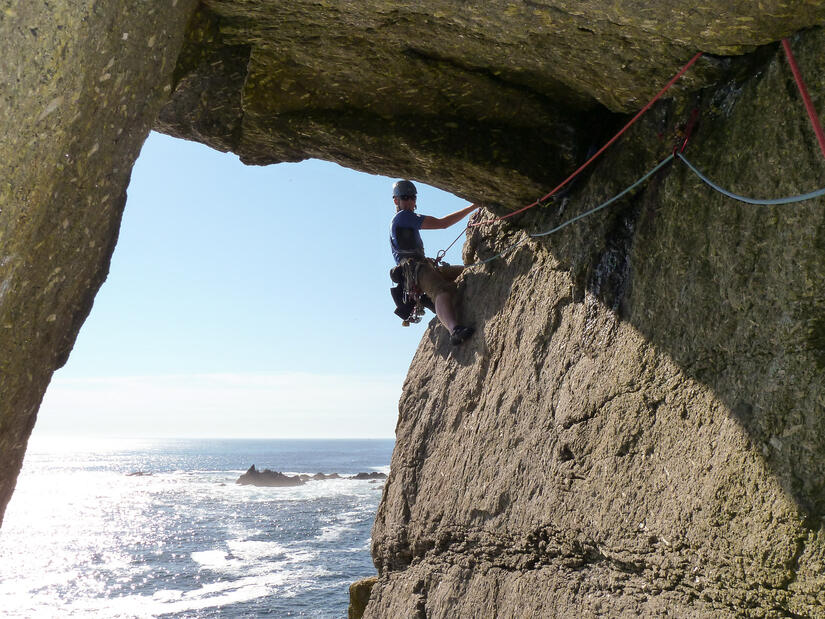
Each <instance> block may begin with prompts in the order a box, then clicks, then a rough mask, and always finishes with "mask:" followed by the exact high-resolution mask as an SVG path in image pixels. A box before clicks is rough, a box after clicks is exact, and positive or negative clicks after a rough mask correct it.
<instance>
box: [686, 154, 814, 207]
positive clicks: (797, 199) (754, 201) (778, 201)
mask: <svg viewBox="0 0 825 619" xmlns="http://www.w3.org/2000/svg"><path fill="white" fill-rule="evenodd" d="M676 156H677V157H678V158H679V159H681V160H682V161H684V162H685V165H687V167H689V168H690V170H691V171H692V172H693V173H694V174H695V175H696V176H698V177H699V179H700V180H702V182H704V183H705V184H707V185H708V186H709V187H711V188H713V189H715V190H716V191H718V192H719V193H721V194H723V195H726V196H727V197H729V198H733V199H734V200H739V201H740V202H746V203H747V204H768V205H776V204H792V203H794V202H804V201H805V200H810V199H812V198H818V197H819V196H823V195H825V188H823V189H817V190H816V191H812V192H810V193H803V194H802V195H799V196H789V197H787V198H775V199H773V200H757V199H755V198H746V197H744V196H739V195H736V194H735V193H731V192H730V191H727V190H725V189H722V188H721V187H720V186H719V185H717V184H716V183H714V182H713V181H711V180H710V179H709V178H707V177H706V176H705V175H704V174H702V173H701V172H700V171H699V170H697V169H696V168H695V167H694V165H693V164H692V163H691V162H690V161H688V160H687V159H685V157H684V156H683V155H682V154H681V153H677V154H676Z"/></svg>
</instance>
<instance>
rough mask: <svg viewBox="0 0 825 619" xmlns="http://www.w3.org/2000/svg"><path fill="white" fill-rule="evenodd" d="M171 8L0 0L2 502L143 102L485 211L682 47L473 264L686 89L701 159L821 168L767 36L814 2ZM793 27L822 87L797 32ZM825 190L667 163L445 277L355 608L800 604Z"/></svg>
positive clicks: (600, 190) (818, 499) (268, 153)
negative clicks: (436, 191) (694, 61)
mask: <svg viewBox="0 0 825 619" xmlns="http://www.w3.org/2000/svg"><path fill="white" fill-rule="evenodd" d="M194 10H195V7H194V2H193V1H192V0H177V1H175V0H170V1H169V2H163V3H147V2H138V1H126V2H122V3H109V4H106V3H102V2H93V1H92V0H87V1H83V0H72V1H69V0H58V1H56V2H48V3H36V2H22V1H12V0H5V1H0V20H2V21H0V35H2V36H0V69H2V70H1V71H0V80H2V84H0V85H2V88H0V102H1V103H2V105H0V122H2V126H1V127H0V128H1V129H2V131H0V161H2V162H3V172H2V174H0V353H2V355H0V454H2V462H0V510H1V509H2V507H3V506H4V505H5V503H6V501H7V500H8V498H9V495H10V493H11V490H12V488H13V485H14V480H15V479H16V476H17V472H18V471H19V467H20V463H21V461H22V457H23V452H24V449H25V444H26V440H27V438H28V435H29V433H30V431H31V428H32V426H33V424H34V420H35V416H36V410H37V407H38V405H39V402H40V399H41V398H42V394H43V392H44V391H45V389H46V386H47V384H48V381H49V379H50V376H51V373H52V372H53V370H54V369H55V368H56V367H59V366H60V365H61V364H62V363H63V362H64V361H65V359H66V356H67V355H68V353H69V350H70V349H71V346H72V343H73V341H74V338H75V336H76V333H77V330H78V329H79V327H80V324H81V322H82V321H83V319H84V318H85V316H86V315H87V313H88V311H89V308H90V307H91V303H92V299H93V297H94V294H95V292H96V290H97V289H98V287H99V286H100V283H101V282H102V280H103V278H104V277H105V274H106V270H107V268H108V261H109V256H110V254H111V251H112V248H113V246H114V243H115V240H116V237H117V228H118V225H119V221H120V212H121V209H122V207H123V203H124V197H125V187H126V185H127V183H128V179H129V172H130V169H131V165H132V163H133V161H134V159H135V157H136V155H137V152H138V150H139V148H140V145H141V144H142V142H143V140H144V138H145V136H146V133H147V131H148V129H149V126H150V125H151V124H152V123H153V122H155V123H156V126H157V127H158V128H159V129H161V130H163V131H166V132H169V133H172V134H175V135H179V136H183V137H189V138H192V139H197V140H200V141H202V142H205V143H207V144H209V145H211V146H213V147H215V148H219V149H221V150H233V151H234V152H237V153H238V154H239V155H240V156H241V157H242V158H243V160H244V161H247V162H249V163H269V162H275V161H286V160H296V159H301V158H305V157H308V156H314V157H321V158H324V159H329V160H333V161H337V162H339V163H342V164H344V165H348V166H351V167H355V168H358V169H362V170H367V171H371V172H376V173H384V174H389V175H397V176H405V177H411V178H415V179H420V180H423V181H426V182H429V183H432V184H434V185H437V186H439V187H442V188H444V189H447V190H450V191H453V192H454V193H456V194H458V195H461V196H464V197H466V198H468V199H472V200H473V201H479V200H481V201H485V202H487V203H489V204H492V205H493V208H494V209H495V210H496V211H497V212H501V211H502V210H505V209H507V208H514V207H518V206H521V205H522V204H524V203H526V202H530V201H532V200H534V199H535V198H536V196H538V195H542V194H543V193H544V192H545V191H546V190H547V189H548V188H550V187H552V186H554V185H555V183H556V181H558V180H560V178H561V177H563V176H565V175H566V173H567V172H568V171H569V170H570V169H571V168H572V167H573V166H574V165H575V164H576V163H578V162H580V161H581V160H582V158H583V156H584V153H585V152H586V151H587V150H588V148H589V147H590V146H591V145H593V144H594V143H599V142H601V141H602V140H603V138H604V137H605V136H606V135H609V134H610V133H611V132H612V130H613V129H615V128H616V126H617V125H619V124H621V123H622V122H623V121H624V118H623V117H622V116H620V114H621V113H624V112H629V111H632V110H635V109H638V107H639V106H640V105H641V104H642V103H643V102H645V101H646V100H647V99H648V98H649V97H650V96H651V95H652V94H653V93H654V92H655V91H656V90H657V89H658V88H659V87H660V86H661V85H662V84H663V83H664V82H666V81H667V79H669V78H670V77H671V75H673V73H674V72H675V71H676V69H677V68H678V67H679V66H681V65H682V64H683V63H684V62H685V61H686V60H687V59H688V58H690V57H691V56H692V55H693V53H694V52H695V51H696V50H701V51H704V52H709V53H711V54H715V55H716V56H706V57H705V58H704V59H703V60H702V61H700V63H699V64H698V65H697V66H696V67H695V69H693V70H691V72H690V74H689V75H688V76H686V79H684V80H683V81H680V83H679V84H678V86H677V88H676V89H675V90H674V91H673V92H674V95H675V99H673V100H671V101H669V102H664V103H662V104H661V105H658V106H657V107H656V108H655V109H654V110H653V111H652V112H651V113H650V114H649V115H648V116H646V118H645V119H644V121H643V122H642V123H641V124H639V125H637V126H636V128H635V129H634V130H633V131H632V132H631V134H630V135H628V136H627V138H625V139H623V140H622V142H621V144H620V145H617V147H614V148H613V149H612V150H611V151H610V152H609V153H608V155H607V157H605V158H604V159H603V160H602V161H601V162H600V163H599V165H598V166H597V167H595V169H593V170H592V172H590V173H589V174H588V175H587V176H586V178H583V179H582V180H581V181H580V182H578V183H577V185H576V186H575V187H574V190H573V192H572V193H571V194H570V196H568V199H567V200H565V201H561V202H557V203H554V204H552V205H550V206H548V207H545V208H542V209H536V210H534V211H530V212H529V213H528V214H526V215H523V216H520V217H519V218H518V219H517V220H516V221H513V220H511V221H510V222H508V223H507V224H499V225H495V226H491V227H489V228H485V229H482V230H480V231H478V232H476V233H475V234H473V235H472V236H471V238H470V239H469V243H468V244H467V246H466V247H465V249H466V252H467V257H468V259H470V260H472V259H473V258H474V257H475V256H476V255H479V256H483V257H486V256H489V255H491V254H492V253H494V252H495V251H496V250H497V249H500V248H503V247H505V246H506V245H507V244H509V243H510V242H512V240H513V239H515V238H517V237H518V235H519V234H521V232H520V227H521V228H526V229H530V230H533V229H547V228H549V227H551V226H552V225H553V224H555V223H558V222H560V221H562V220H563V219H565V218H566V217H568V216H570V215H572V214H575V213H579V212H581V211H582V210H583V209H585V208H588V207H589V206H592V205H593V204H595V203H598V202H599V201H601V200H603V199H605V198H607V197H609V196H611V195H613V194H614V193H615V192H616V191H618V190H619V189H621V188H623V187H624V186H626V185H627V184H628V183H629V182H631V181H632V180H634V179H635V178H637V177H638V176H639V175H640V174H641V173H642V172H643V171H645V170H646V169H648V168H649V167H650V166H651V165H652V164H653V163H654V162H655V161H657V160H658V159H659V158H661V157H662V156H663V155H664V154H666V153H667V152H669V151H670V149H671V147H672V144H673V139H672V135H673V133H674V132H675V130H676V127H677V126H678V125H679V124H681V123H684V122H685V120H686V119H687V117H688V116H689V113H690V110H691V108H692V107H693V106H694V105H696V104H698V106H699V108H700V109H701V110H702V121H701V125H700V127H699V131H698V133H697V134H696V135H695V137H694V139H693V140H692V142H691V145H690V150H689V155H690V157H691V158H692V159H694V160H695V161H696V163H697V164H699V165H700V166H701V167H702V168H704V169H706V170H707V171H709V172H710V173H711V174H712V176H713V177H714V178H715V179H716V180H718V181H720V182H722V183H723V184H724V185H727V186H730V187H731V188H733V189H735V190H737V191H740V192H742V193H753V194H756V195H762V196H765V195H771V196H776V195H782V194H791V193H795V192H798V191H802V190H809V189H812V188H814V187H820V186H823V185H825V174H824V172H825V164H823V161H822V159H821V155H820V154H819V151H818V148H817V147H816V144H815V142H814V141H813V138H812V135H811V132H810V128H809V127H808V124H807V119H806V118H805V116H804V113H803V111H802V106H801V103H800V102H799V98H798V95H797V94H796V91H795V88H794V86H793V83H792V81H791V78H790V74H789V72H788V70H787V68H786V66H785V63H784V60H783V59H782V58H781V57H778V56H776V49H777V47H776V45H775V44H773V45H771V44H770V43H771V42H772V41H776V40H778V38H780V37H782V36H785V35H788V34H791V33H793V32H796V31H798V30H800V29H802V28H807V27H810V26H815V25H818V24H821V23H823V21H825V2H822V1H810V0H805V1H799V0H797V1H794V2H790V1H782V0H773V1H765V2H759V3H753V2H740V1H736V0H729V1H720V2H715V3H704V4H703V3H697V2H687V3H686V2H676V1H675V0H666V1H665V0H663V1H661V2H655V3H654V2H640V1H638V0H619V1H617V2H611V3H605V2H601V1H599V0H585V1H581V0H548V1H547V2H504V1H501V2H499V1H493V2H483V3H482V2H474V3H470V2H457V1H447V0H428V1H427V2H393V3H385V2H378V1H377V0H367V1H365V2H360V3H353V2H349V1H345V0H315V1H309V0H307V1H303V0H295V1H291V2H283V1H275V0H207V1H205V2H203V4H202V5H201V8H200V9H199V10H198V12H197V14H196V17H195V19H194V20H193V21H192V22H191V27H189V29H188V30H187V29H186V24H187V20H188V17H189V15H190V14H191V13H192V11H194ZM793 44H794V48H795V49H796V51H797V52H798V54H799V61H800V65H801V66H802V67H803V71H804V72H805V74H806V76H807V77H808V79H809V87H810V90H811V92H812V94H813V95H814V99H815V104H816V105H817V108H818V109H819V110H823V109H825V78H823V75H825V71H823V69H825V66H823V58H825V43H823V34H822V31H821V30H818V29H816V30H811V31H808V32H806V33H803V35H801V36H799V37H795V38H794V40H793ZM759 46H762V47H759ZM181 50H182V51H181ZM741 54H745V55H744V56H741V57H739V55H741ZM728 55H733V56H737V57H735V58H729V57H724V58H723V57H721V56H728ZM176 58H177V64H175V59H176ZM167 86H169V87H168V88H166V87H167ZM167 95H168V96H169V97H171V99H170V100H169V101H168V103H167V102H166V101H165V99H166V98H167ZM164 104H165V106H164ZM161 106H164V107H163V110H162V112H161V113H160V115H159V116H158V110H159V109H160V108H161ZM822 207H823V200H821V199H820V200H818V201H814V202H811V203H806V204H802V205H797V206H792V207H782V208H765V207H745V206H742V205H739V204H735V203H732V202H730V201H729V200H727V199H723V198H720V197H719V196H717V195H715V194H712V193H710V191H709V190H707V189H706V188H705V187H704V186H703V185H701V184H700V183H699V182H698V181H697V180H696V179H695V178H694V177H693V176H691V175H690V174H689V172H687V171H686V170H685V168H684V167H683V166H682V165H681V164H679V165H676V166H671V167H670V168H669V169H667V170H665V171H663V172H662V173H661V174H659V175H658V176H657V177H656V178H655V179H653V180H652V181H651V183H649V185H648V186H647V187H646V188H645V189H644V190H643V191H640V192H638V193H636V194H635V195H634V196H633V197H632V198H629V199H628V200H626V201H625V202H623V203H621V204H617V205H616V206H614V207H613V208H612V209H611V210H609V211H606V212H604V213H602V214H600V215H598V216H595V217H593V218H592V219H589V220H587V221H585V222H582V223H580V224H577V225H576V226H572V227H570V228H568V229H566V230H565V231H564V232H562V233H560V234H558V235H556V236H553V237H549V238H547V239H545V240H542V241H531V242H530V243H528V244H526V245H525V246H524V247H523V248H521V249H519V250H518V251H516V252H514V253H513V254H512V255H510V256H508V257H507V258H506V259H505V260H502V261H499V262H495V263H492V264H491V265H490V266H489V267H484V268H476V269H474V270H473V271H471V272H469V273H467V275H466V276H465V277H464V278H463V282H462V290H463V293H464V294H465V296H466V297H467V299H468V301H469V302H468V303H467V306H466V308H465V310H466V312H467V315H468V317H469V318H470V319H471V320H472V321H473V322H474V323H475V324H476V326H477V327H478V333H477V335H476V336H475V337H474V339H473V340H472V341H471V342H469V343H468V344H467V345H465V346H464V347H463V348H461V349H459V350H456V351H454V350H452V349H450V348H449V346H448V344H447V342H446V337H445V334H444V332H443V331H442V330H440V328H438V327H435V326H433V327H431V329H430V330H429V331H428V332H427V335H426V337H425V338H424V340H423V341H422V343H421V346H420V348H419V351H418V353H417V355H416V358H415V360H414V363H413V366H412V368H411V371H410V374H409V376H408V379H407V382H406V384H405V390H404V395H403V397H402V401H401V408H400V416H399V423H398V443H397V447H396V451H395V454H394V456H393V464H392V473H391V476H390V478H389V479H388V481H387V485H386V487H385V495H384V500H383V501H382V504H381V507H380V510H379V514H378V517H377V520H376V527H375V531H374V548H373V552H374V557H375V561H376V565H377V567H378V568H379V572H380V578H379V580H378V582H377V584H376V585H375V588H374V589H373V592H372V595H371V598H370V602H369V605H368V607H367V610H366V616H369V617H408V616H416V615H419V616H421V615H423V616H433V617H455V616H490V615H497V616H519V617H521V616H542V617H544V616H559V617H570V616H584V617H586V616H599V615H601V616H610V617H615V616H628V617H631V616H637V615H643V616H665V615H667V616H683V617H719V616H731V617H733V616H753V617H786V616H812V617H816V616H823V613H822V606H823V604H825V598H823V593H822V592H823V590H825V581H823V572H822V565H823V561H825V533H824V532H823V520H822V519H823V514H825V496H823V479H825V470H823V469H824V468H825V464H823V463H825V428H824V427H823V424H824V423H825V421H823V420H825V414H824V413H825V410H823V409H825V393H823V384H825V380H823V378H825V377H823V373H825V322H823V318H822V317H823V315H825V312H823V310H825V299H824V298H823V292H822V290H823V287H822V281H823V272H824V271H825V268H823V267H824V266H825V259H824V258H823V254H824V253H825V221H823V208H822Z"/></svg>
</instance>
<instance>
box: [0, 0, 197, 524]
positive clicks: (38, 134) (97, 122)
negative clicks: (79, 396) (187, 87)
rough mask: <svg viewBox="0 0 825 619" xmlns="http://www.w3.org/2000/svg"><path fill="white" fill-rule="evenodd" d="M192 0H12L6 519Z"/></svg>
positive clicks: (3, 355) (1, 47)
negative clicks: (46, 394)
mask: <svg viewBox="0 0 825 619" xmlns="http://www.w3.org/2000/svg"><path fill="white" fill-rule="evenodd" d="M194 7H195V1H194V0H169V1H168V2H160V3H155V2H144V1H142V0H126V1H124V2H118V3H116V4H115V3H112V4H111V5H108V4H106V3H102V2H97V1H93V0H72V1H68V0H59V1H56V2H30V1H29V0H19V1H18V0H4V1H3V2H0V166H2V168H0V169H1V171H0V517H2V512H3V511H4V510H5V506H6V503H7V502H8V500H9V498H10V497H11V493H12V490H13V488H14V484H15V480H16V479H17V473H18V471H19V469H20V463H21V462H22V459H23V454H24V452H25V449H26V443H27V441H28V437H29V434H30V432H31V430H32V427H33V426H34V423H35V418H36V415H37V409H38V407H39V406H40V401H41V399H42V397H43V393H44V392H45V390H46V386H47V385H48V384H49V380H50V379H51V375H52V372H54V370H55V369H57V368H59V367H61V366H62V365H63V364H64V363H65V362H66V359H67V357H68V355H69V351H70V350H71V348H72V346H73V344H74V340H75V337H76V336H77V332H78V330H79V329H80V326H81V324H82V323H83V321H84V320H85V319H86V316H87V315H88V313H89V311H90V309H91V307H92V302H93V299H94V295H95V293H96V292H97V290H98V288H99V287H100V285H101V284H102V283H103V280H104V279H105V277H106V274H107V272H108V269H109V259H110V256H111V254H112V250H113V249H114V246H115V242H116V240H117V234H118V229H119V227H120V218H121V214H122V211H123V206H124V204H125V202H126V186H127V185H128V183H129V177H130V174H131V171H132V165H133V163H134V161H135V159H136V158H137V156H138V153H139V151H140V147H141V145H142V144H143V141H144V140H145V139H146V136H147V134H148V131H149V129H150V127H151V126H152V124H153V123H154V121H155V118H156V116H157V114H158V111H159V110H160V108H161V106H162V105H163V104H164V103H165V102H166V100H167V99H168V97H169V93H170V91H171V84H172V74H173V71H174V69H175V64H176V60H177V57H178V54H179V50H180V48H181V45H182V41H183V33H184V30H185V28H186V24H187V23H188V21H189V17H190V15H191V13H192V11H193V10H194Z"/></svg>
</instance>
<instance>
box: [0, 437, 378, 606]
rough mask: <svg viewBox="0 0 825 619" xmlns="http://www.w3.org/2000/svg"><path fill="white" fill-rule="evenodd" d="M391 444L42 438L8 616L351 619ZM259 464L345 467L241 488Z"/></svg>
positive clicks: (11, 549) (3, 574) (5, 602)
mask: <svg viewBox="0 0 825 619" xmlns="http://www.w3.org/2000/svg"><path fill="white" fill-rule="evenodd" d="M393 445H394V440H393V439H243V438H231V439H217V438H105V437H100V438H98V437H91V438H82V439H81V438H78V437H65V438H60V437H34V438H33V439H32V441H30V444H29V448H28V450H27V453H26V458H25V460H24V464H23V468H22V470H21V473H20V476H19V478H18V482H17V487H16V490H15V493H14V495H13V496H12V499H11V501H10V503H9V506H8V508H7V510H6V515H5V519H4V522H3V525H2V528H0V608H2V609H3V611H2V613H3V616H4V617H21V618H23V617H25V618H35V617H36V618H39V617H111V618H132V617H135V618H137V617H168V618H173V617H198V618H200V617H204V618H205V617H263V616H272V617H334V618H337V617H346V615H347V606H348V603H349V600H348V587H349V585H350V584H351V583H352V582H354V581H356V580H359V579H361V578H365V577H367V576H371V575H374V574H375V567H374V566H373V564H372V558H371V556H370V535H371V530H372V523H373V520H374V517H375V512H376V509H377V507H378V503H379V501H380V499H381V494H382V488H383V485H384V482H383V480H355V479H350V478H349V477H350V476H353V475H355V474H357V473H363V472H366V473H370V472H375V471H378V472H384V473H388V472H389V464H390V457H391V454H392V448H393ZM253 464H254V465H255V466H256V468H257V469H258V470H263V469H271V470H275V471H279V472H282V473H286V474H288V475H297V474H308V475H314V474H315V473H326V474H331V473H338V474H339V475H341V476H342V478H341V479H325V480H317V481H316V480H312V481H308V482H306V483H305V484H303V485H300V486H296V487H289V488H268V487H256V486H242V485H238V484H236V483H235V482H236V480H237V479H238V477H239V476H240V475H241V474H243V473H244V472H246V470H247V469H248V468H249V467H250V466H251V465H253Z"/></svg>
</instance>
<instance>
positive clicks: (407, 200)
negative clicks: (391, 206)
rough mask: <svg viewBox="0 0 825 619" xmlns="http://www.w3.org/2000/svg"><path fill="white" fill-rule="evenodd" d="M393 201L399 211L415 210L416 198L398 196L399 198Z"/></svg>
mask: <svg viewBox="0 0 825 619" xmlns="http://www.w3.org/2000/svg"><path fill="white" fill-rule="evenodd" d="M393 201H394V202H395V206H396V208H397V209H398V210H399V211H414V210H415V196H398V197H397V198H393Z"/></svg>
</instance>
